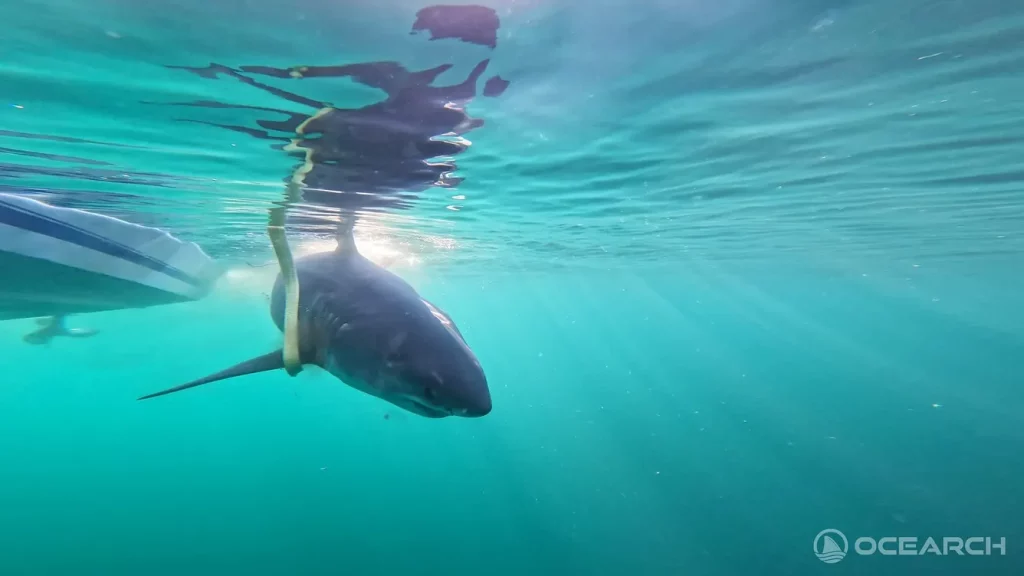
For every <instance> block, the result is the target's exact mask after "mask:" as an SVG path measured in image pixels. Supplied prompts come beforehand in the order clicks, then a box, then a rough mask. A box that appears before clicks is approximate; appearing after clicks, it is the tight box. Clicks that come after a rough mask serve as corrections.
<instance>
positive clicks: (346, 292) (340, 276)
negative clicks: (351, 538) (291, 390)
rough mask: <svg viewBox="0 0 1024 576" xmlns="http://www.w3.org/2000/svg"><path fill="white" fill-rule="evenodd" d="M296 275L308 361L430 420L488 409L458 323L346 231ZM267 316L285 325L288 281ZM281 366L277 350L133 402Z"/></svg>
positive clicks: (480, 375)
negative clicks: (365, 252)
mask: <svg viewBox="0 0 1024 576" xmlns="http://www.w3.org/2000/svg"><path fill="white" fill-rule="evenodd" d="M295 267H296V271H297V274H298V277H299V287H300V290H299V342H300V346H301V349H300V358H301V359H302V363H303V364H304V365H308V364H312V365H316V366H319V367H320V368H323V369H324V370H326V371H327V372H329V373H331V374H332V375H333V376H335V377H336V378H338V379H339V380H341V381H342V382H344V383H346V384H348V385H349V386H352V387H353V388H356V389H357V390H361V391H363V392H365V393H367V394H371V395H373V396H376V397H378V398H381V399H382V400H385V401H387V402H390V403H391V404H394V405H395V406H398V407H400V408H403V409H405V410H408V411H409V412H412V413H414V414H418V415H420V416H425V417H428V418H444V417H447V416H462V417H480V416H485V415H487V414H488V413H489V412H490V411H491V395H490V391H489V389H488V387H487V378H486V377H485V376H484V371H483V368H482V367H481V366H480V362H479V361H478V360H477V359H476V356H475V355H474V354H473V352H472V350H470V348H469V346H468V345H467V344H466V341H465V340H464V339H463V337H462V334H461V333H460V332H459V329H458V328H457V327H456V326H455V323H454V322H453V321H452V320H451V318H449V317H448V315H447V314H445V313H444V312H443V311H441V310H440V309H439V308H437V307H436V306H434V305H433V304H431V303H430V302H427V301H426V300H424V299H423V298H422V297H421V296H420V295H419V294H418V293H417V292H416V290H415V289H414V288H413V287H412V286H410V285H409V284H408V283H406V282H405V281H404V280H402V279H401V278H399V277H398V276H396V275H395V274H392V273H391V272H389V271H387V270H385V269H383V268H381V267H379V266H377V265H376V264H374V263H373V262H370V261H369V260H367V259H366V258H365V257H363V256H362V255H361V254H360V253H359V252H358V250H356V247H355V242H354V241H353V239H352V236H351V231H349V232H347V233H341V234H340V235H339V242H338V248H337V249H336V250H334V251H333V252H325V253H320V254H313V255H310V256H306V257H303V258H299V259H297V260H296V261H295ZM270 313H271V316H272V317H273V319H274V323H275V324H277V327H278V329H280V330H283V326H284V320H283V316H284V281H283V279H282V277H281V275H280V274H278V276H277V280H276V282H275V283H274V290H273V293H272V294H271V301H270ZM282 368H284V362H283V355H282V352H281V350H276V351H274V352H271V353H269V354H265V355H263V356H259V357H256V358H253V359H251V360H247V361H245V362H242V363H240V364H237V365H235V366H233V367H231V368H228V369H227V370H224V371H222V372H218V373H216V374H211V375H210V376H206V377H205V378H201V379H199V380H195V381H193V382H189V383H187V384H183V385H181V386H177V387H175V388H170V389H168V390H164V391H161V392H156V393H154V394H149V395H147V396H143V397H141V398H139V399H140V400H144V399H147V398H153V397H156V396H162V395H164V394H170V393H172V392H178V391H180V390H185V389H187V388H193V387H195V386H200V385H202V384H207V383H210V382H215V381H217V380H224V379H227V378H234V377H236V376H244V375H246V374H255V373H258V372H266V371H270V370H278V369H282Z"/></svg>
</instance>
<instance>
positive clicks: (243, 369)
mask: <svg viewBox="0 0 1024 576" xmlns="http://www.w3.org/2000/svg"><path fill="white" fill-rule="evenodd" d="M281 368H284V354H282V353H281V350H275V351H273V352H271V353H269V354H264V355H263V356H257V357H256V358H253V359H252V360H246V361H245V362H241V363H239V364H235V365H234V366H232V367H231V368H228V369H227V370H222V371H220V372H217V373H216V374H210V375H209V376H206V377H204V378H200V379H199V380H193V381H192V382H189V383H188V384H182V385H181V386H175V387H174V388H168V389H167V390H162V391H160V392H154V393H153V394H147V395H146V396H142V397H141V398H139V400H145V399H147V398H155V397H157V396H163V395H164V394H170V393H172V392H180V391H182V390H187V389H189V388H195V387H196V386H202V385H203V384H209V383H210V382H216V381H218V380H226V379H228V378H234V377H236V376H245V375H247V374H257V373H259V372H269V371H270V370H280V369H281Z"/></svg>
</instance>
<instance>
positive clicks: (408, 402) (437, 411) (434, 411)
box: [403, 396, 451, 418]
mask: <svg viewBox="0 0 1024 576" xmlns="http://www.w3.org/2000/svg"><path fill="white" fill-rule="evenodd" d="M403 400H405V405H404V406H403V408H405V409H406V410H408V411H410V412H413V413H416V414H419V415H420V416H426V417H427V418H444V417H446V416H450V415H451V412H449V411H447V410H444V409H441V408H438V407H437V406H433V405H431V404H428V403H426V402H424V401H423V400H421V399H420V398H417V397H415V396H403Z"/></svg>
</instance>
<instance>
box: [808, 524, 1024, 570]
mask: <svg viewBox="0 0 1024 576" xmlns="http://www.w3.org/2000/svg"><path fill="white" fill-rule="evenodd" d="M853 550H854V551H855V552H856V553H857V554H858V555H860V556H870V555H872V554H876V553H877V554H882V555H883V556H925V555H934V556H948V555H950V554H956V555H958V556H964V555H967V556H991V555H992V553H993V551H996V550H998V551H999V555H1000V556H1005V555H1006V537H1005V536H1001V537H999V539H995V538H992V537H990V536H972V537H970V538H960V537H959V536H943V537H942V538H939V539H935V538H932V537H930V536H929V537H928V538H926V539H925V540H924V541H923V542H922V541H921V540H920V539H918V538H917V537H916V536H885V537H883V538H878V539H875V538H871V537H870V536H861V537H860V538H857V539H856V540H854V542H853ZM849 551H850V543H849V541H848V540H847V539H846V535H845V534H843V533H842V532H840V531H839V530H836V529H835V528H826V529H825V530H822V531H821V532H818V535H817V536H815V537H814V555H815V556H817V557H818V560H821V561H822V562H824V563H826V564H835V563H836V562H839V561H840V560H842V559H843V558H846V554H847V553H848V552H849Z"/></svg>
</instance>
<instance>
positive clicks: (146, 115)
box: [0, 0, 1024, 576]
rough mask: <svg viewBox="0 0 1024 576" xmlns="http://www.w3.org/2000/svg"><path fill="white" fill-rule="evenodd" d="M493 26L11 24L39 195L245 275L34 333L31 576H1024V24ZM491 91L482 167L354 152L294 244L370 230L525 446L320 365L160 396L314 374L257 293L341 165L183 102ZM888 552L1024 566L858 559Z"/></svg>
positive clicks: (615, 20) (597, 7) (2, 566)
mask: <svg viewBox="0 0 1024 576" xmlns="http://www.w3.org/2000/svg"><path fill="white" fill-rule="evenodd" d="M483 3H484V4H486V5H488V6H490V7H491V8H493V9H494V10H495V13H496V14H497V15H498V16H499V17H500V22H501V26H500V28H499V29H498V32H497V35H496V38H497V42H496V46H495V47H493V48H492V47H490V46H485V45H479V44H473V43H470V42H464V41H459V40H455V39H439V40H434V41H430V40H428V36H425V35H424V34H422V33H421V34H418V35H410V34H409V32H410V29H411V27H412V26H413V23H414V21H415V20H416V19H417V17H416V13H417V11H418V10H420V9H421V8H424V7H425V6H427V3H422V2H414V1H412V0H388V1H386V2H373V3H370V2H366V3H361V2H334V3H326V2H322V1H316V2H314V1H299V2H294V3H269V2H242V1H228V2H198V1H195V0H183V1H181V2H175V3H169V2H168V3H163V2H158V3H155V4H142V3H129V2H119V1H116V0H90V1H88V2H75V3H71V2H58V1H56V0H54V1H46V2H28V1H14V2H12V1H10V0H8V1H7V3H6V4H5V5H4V6H5V7H6V8H8V10H6V11H5V15H6V17H7V18H8V22H7V23H6V26H5V30H6V32H5V34H4V35H3V37H2V39H0V54H2V57H0V78H2V79H3V83H2V84H0V85H2V86H3V89H2V92H0V93H2V94H3V98H4V100H3V101H2V102H0V104H2V105H3V107H2V108H0V153H2V154H0V191H3V192H15V193H22V194H26V195H31V196H34V197H37V198H40V199H44V200H46V201H48V202H52V203H54V204H59V205H66V206H74V207H79V208H85V209H89V210H94V211H96V212H100V213H104V214H110V215H114V216H117V217H121V218H124V219H127V220H130V221H133V222H138V223H140V224H145V225H153V226H160V227H164V228H166V229H168V230H170V231H172V232H173V233H174V234H175V235H177V236H179V237H181V238H183V239H186V240H189V241H194V242H197V243H199V244H200V245H202V246H203V248H204V249H205V250H206V251H207V252H208V253H210V254H211V255H212V256H214V257H216V258H218V259H219V260H221V261H223V262H224V263H225V264H226V265H227V266H228V272H227V273H226V274H225V276H224V277H223V278H222V280H221V282H220V283H219V284H218V286H217V289H216V290H215V291H214V293H213V294H211V295H210V296H209V297H207V298H205V299H203V300H200V301H198V302H194V303H187V304H175V305H168V306H162V307H155V308H149V309H144V310H121V311H116V312H106V313H98V314H83V315H77V316H72V317H70V318H69V319H68V323H69V325H71V326H75V327H88V328H94V329H96V330H99V334H98V335H97V336H96V337H93V338H88V339H68V338H64V339H59V338H58V339H55V340H54V341H52V342H51V343H50V344H49V345H47V346H30V345H28V344H26V343H25V342H23V341H22V335H23V334H24V333H26V332H28V331H30V330H32V329H33V328H34V324H33V322H32V321H31V320H16V321H7V322H3V323H0V341H2V342H3V344H0V351H2V354H0V369H2V371H3V373H4V374H5V377H4V378H3V381H2V386H0V438H2V439H3V440H2V441H0V575H8V574H10V575H17V576H21V575H33V576H34V575H44V574H45V575H51V574H52V575H61V576H63V575H105V576H106V575H109V576H119V575H129V574H130V575H137V574H146V575H149V574H153V575H181V574H189V575H205V574H217V575H234V574H238V575H242V574H245V575H250V576H255V575H259V576H262V575H283V574H301V575H307V574H308V575H318V574H325V575H326V574H332V575H333V574H360V575H362V574H367V575H369V574H508V575H526V574H588V575H589V574H594V575H634V574H635V575H652V576H653V575H659V576H660V575H671V574H711V575H719V574H750V573H769V574H801V575H804V574H816V573H822V574H827V573H830V572H833V573H844V574H863V573H875V574H884V575H888V574H893V575H896V574H899V575H903V574H908V573H910V574H949V575H961V574H1019V573H1020V571H1021V569H1022V563H1021V555H1020V552H1019V548H1018V547H1019V546H1021V543H1024V526H1022V523H1021V517H1022V514H1021V513H1022V508H1021V502H1024V485H1022V483H1021V477H1022V473H1024V463H1022V459H1021V457H1020V454H1021V451H1022V448H1024V431H1022V429H1021V426H1020V416H1019V415H1020V413H1021V410H1022V409H1024V391H1022V389H1021V386H1020V384H1021V376H1020V374H1021V373H1022V368H1024V360H1021V358H1024V356H1022V352H1024V331H1022V328H1021V326H1022V325H1024V299H1022V297H1021V295H1020V287H1021V286H1022V285H1024V234H1022V230H1024V195H1022V194H1024V190H1022V187H1024V175H1022V173H1021V171H1020V158H1021V155H1022V151H1024V148H1022V137H1021V134H1022V133H1024V132H1022V130H1024V114H1022V111H1024V76H1022V75H1021V70H1024V50H1022V48H1021V46H1022V45H1021V42H1022V40H1024V9H1022V8H1021V7H1020V6H1017V5H1015V4H1013V3H1010V2H1005V1H1004V2H995V1H983V2H972V3H962V2H930V1H924V0H909V1H904V2H882V1H880V0H877V1H868V2H838V1H837V2H831V3H829V2H824V1H822V2H815V1H803V2H788V3H781V2H767V1H755V0H727V1H724V2H715V3H697V2H667V1H664V2H662V1H652V2H646V3H642V4H636V5H633V4H628V3H625V2H618V3H616V2H602V3H599V4H591V5H587V6H581V5H579V4H578V3H568V2H542V1H533V2H511V1H504V0H496V1H494V2H490V3H488V2H483ZM483 59H489V64H488V66H487V69H486V71H485V72H484V73H483V75H482V76H481V77H480V79H479V82H478V86H477V91H476V93H475V96H474V97H473V98H472V99H471V100H469V101H468V103H466V110H467V113H468V115H469V116H470V117H472V118H478V119H482V120H484V124H483V125H482V126H480V127H478V128H476V129H475V130H471V131H468V132H466V133H465V134H463V137H464V138H465V139H467V140H468V141H470V142H471V145H470V146H469V147H468V148H466V149H465V150H464V151H461V152H458V153H456V154H453V155H450V156H449V157H447V158H446V159H442V160H435V162H441V161H443V162H448V163H451V164H453V166H452V167H451V168H450V169H447V168H446V169H443V170H439V171H436V172H435V171H431V170H426V173H423V171H422V170H419V169H420V168H422V165H420V164H416V169H414V170H411V171H410V169H409V166H408V165H405V164H402V165H398V164H395V163H390V164H381V165H378V164H375V163H374V162H375V161H370V160H367V159H365V158H362V157H360V158H358V162H357V161H355V160H353V159H352V157H351V156H348V157H346V158H347V161H349V165H351V166H364V168H365V169H361V170H354V175H353V174H348V175H346V176H345V177H344V178H342V177H340V176H337V175H334V176H331V177H329V178H327V180H331V178H341V180H337V179H335V180H333V182H335V183H337V182H339V181H341V182H343V184H344V185H343V186H335V187H330V186H326V185H322V186H319V187H318V188H321V189H329V190H331V191H332V192H331V193H330V194H328V195H326V196H324V195H321V196H316V195H315V193H316V191H315V190H314V191H313V192H312V193H310V195H309V196H307V202H306V203H304V204H301V205H297V206H295V207H293V209H292V213H291V214H292V218H291V220H290V221H289V230H290V232H291V236H292V242H293V245H294V247H295V249H296V250H297V251H299V252H301V253H308V252H310V251H316V250H323V249H327V248H329V247H330V240H329V237H328V236H327V232H328V231H329V230H330V229H331V227H332V226H333V224H332V222H333V216H334V214H335V213H336V212H338V210H339V209H341V208H345V209H349V208H353V207H354V208H355V209H356V210H357V211H358V212H359V214H360V216H361V219H360V226H359V227H358V228H357V242H358V243H359V245H360V247H361V249H362V250H363V251H364V252H365V253H366V254H367V255H368V256H369V257H370V258H371V259H374V260H377V261H379V262H381V263H383V264H386V265H387V266H389V267H390V268H391V269H392V270H393V271H395V272H396V273H398V274H399V275H401V276H402V277H403V278H405V279H407V280H408V281H409V282H410V283H411V284H412V285H413V286H415V287H416V288H417V289H418V290H419V291H420V292H421V293H422V294H423V295H424V296H425V297H426V298H428V299H429V300H431V301H432V302H435V303H436V304H438V305H439V306H441V307H442V308H444V310H446V311H447V312H448V313H449V314H450V315H451V316H452V317H453V318H454V319H455V320H456V322H458V325H459V329H460V330H461V332H462V333H463V334H464V335H465V337H466V340H467V341H468V343H469V344H470V345H471V346H472V348H473V350H474V351H475V352H476V354H477V356H478V357H479V359H480V362H481V363H482V365H483V367H484V369H485V371H486V373H487V377H488V381H489V385H490V388H491V394H492V397H493V403H494V409H493V411H492V412H491V413H490V414H489V415H487V416H486V417H484V418H480V419H456V418H446V419H442V420H433V419H426V418H420V417H418V416H416V415H414V414H410V413H406V412H403V411H401V410H399V409H397V408H395V407H393V406H392V405H390V404H387V403H384V402H382V401H380V400H378V399H376V398H372V397H370V396H368V395H365V394H362V393H360V392H358V391H356V390H354V389H352V388H349V387H347V386H345V385H344V384H342V383H340V382H338V381H337V380H336V379H334V378H332V377H331V376H329V375H327V374H325V373H323V372H322V371H320V370H318V369H315V368H309V369H307V370H305V371H304V372H303V373H301V374H300V375H299V376H297V377H295V378H289V377H288V376H286V375H284V374H281V373H270V374H262V375H254V376H249V377H246V378H244V379H239V380H234V381H230V382H222V383H218V384H211V385H210V386H207V387H204V388H202V389H197V390H192V391H188V392H183V393H181V394H176V395H173V396H168V397H165V398H161V399H158V400H152V401H147V402H144V403H140V402H137V401H136V400H135V398H136V397H138V396H139V395H141V394H145V393H149V392H153V391H155V390H158V389H161V388H165V387H168V386H172V385H175V384H179V383H181V382H184V381H187V380H190V379H193V378H196V377H199V376H201V375H204V374H207V373H209V372H213V371H216V370H220V369H222V368H224V367H226V366H228V365H230V364H232V363H234V362H237V361H240V360H242V359H245V358H249V357H252V356H254V355H258V354H263V353H265V352H267V351H269V350H272V349H274V348H275V347H277V346H280V343H281V335H280V332H278V330H277V329H276V327H275V326H274V324H273V322H272V321H271V319H270V315H269V313H268V311H267V297H266V294H267V293H269V291H270V288H271V286H272V283H273V279H274V274H275V269H274V268H273V267H272V266H267V267H254V266H252V265H253V264H262V263H265V262H269V261H270V260H271V258H272V254H271V251H270V249H269V242H268V241H267V239H266V236H265V232H264V230H265V225H266V211H267V209H268V208H269V207H270V206H271V205H272V204H273V203H274V202H277V201H279V200H280V199H281V197H282V193H283V189H284V184H283V182H284V180H286V179H288V178H290V177H291V175H292V174H293V171H294V170H295V169H296V166H297V165H298V164H299V163H300V162H301V159H298V158H297V157H295V156H294V155H289V154H287V153H286V152H285V151H282V150H280V149H277V148H275V146H277V147H278V148H279V147H280V145H282V144H283V143H286V142H287V141H288V139H289V138H290V137H294V126H292V127H290V128H291V129H292V132H291V133H288V130H286V129H280V128H281V127H280V126H279V125H276V124H273V123H274V122H282V121H283V120H284V119H285V118H286V115H284V114H283V113H281V112H280V110H286V111H290V112H295V113H297V114H303V115H305V116H304V117H308V116H309V115H311V114H313V113H314V112H315V111H316V107H310V106H306V105H302V104H299V103H297V102H294V101H289V100H287V99H286V98H284V97H282V96H281V95H279V94H278V95H275V94H272V93H269V92H267V91H266V90H261V89H259V88H257V87H254V86H253V85H252V84H251V83H247V81H245V80H241V79H239V78H238V77H231V76H230V75H225V74H221V75H219V76H217V77H204V76H202V75H200V74H197V73H195V72H190V71H189V70H185V69H182V68H169V67H170V66H176V67H191V68H204V67H207V66H209V65H211V63H212V64H215V65H219V66H223V67H226V68H228V69H231V70H236V71H237V70H241V69H242V67H245V66H260V67H273V68H275V69H288V68H289V67H292V66H299V65H305V66H328V65H342V64H352V63H366V62H376V61H395V62H399V63H401V65H402V66H403V67H404V68H405V69H408V70H423V69H429V68H432V67H435V66H439V65H442V64H451V65H452V68H451V69H450V70H448V71H446V72H444V73H443V74H442V75H440V76H439V77H438V78H437V82H436V83H435V84H436V85H450V84H458V83H460V82H462V81H463V80H465V79H466V78H467V75H468V74H469V73H470V71H471V70H472V69H473V67H474V66H476V65H477V64H478V63H479V62H480V61H481V60H483ZM237 75H238V76H241V77H243V78H248V79H249V81H258V82H263V83H266V84H267V85H269V86H272V87H275V88H279V89H280V90H286V91H288V93H290V94H297V95H300V96H301V97H303V98H307V99H311V100H315V101H317V102H319V103H321V104H324V103H329V104H330V105H332V106H334V107H336V108H351V109H358V108H361V107H364V106H370V105H372V104H373V103H375V102H379V101H381V100H382V98H384V96H383V95H382V94H383V93H382V92H381V91H380V90H375V89H372V88H368V87H366V86H364V85H360V84H358V83H356V82H353V81H352V80H351V79H348V78H303V79H294V78H276V77H272V76H268V75H266V74H264V75H262V76H261V75H258V74H255V73H251V72H246V73H241V72H238V74H237ZM494 76H499V77H500V78H502V79H504V80H506V81H508V87H507V89H505V90H504V91H503V92H502V93H501V94H498V95H495V96H490V97H488V96H485V95H483V93H482V91H483V85H484V83H485V81H487V80H488V79H489V78H491V77H494ZM214 101H215V102H218V103H220V104H222V105H223V106H220V107H211V106H210V105H208V104H209V103H210V102H214ZM185 103H191V104H193V105H182V104H185ZM197 103H206V104H207V105H197ZM228 106H249V107H262V108H264V110H255V109H252V108H236V107H228ZM266 109H273V110H276V112H275V111H268V110H266ZM229 126H230V127H233V128H229ZM258 131H262V134H257V132H258ZM282 134H284V136H283V137H284V140H281V139H280V138H281V137H282V136H281V135H282ZM359 134H361V136H360V137H359V138H356V140H358V141H359V142H358V144H359V149H360V150H363V149H374V148H373V146H374V144H373V143H372V141H371V139H370V136H369V135H368V134H367V133H362V132H360V133H359ZM275 137H276V138H278V139H276V140H274V139H268V138H275ZM361 162H366V164H365V165H364V164H360V163H361ZM343 164H344V163H343ZM460 178H461V179H462V180H458V179H460ZM438 184H440V185H438ZM399 197H401V198H402V200H401V201H398V200H397V199H398V198H399ZM310 198H312V199H313V200H310ZM15 273H17V271H4V273H3V274H5V275H6V274H15ZM0 281H2V279H0ZM829 528H832V529H837V530H840V531H842V532H843V534H844V535H845V536H846V537H847V538H848V539H849V553H848V555H847V556H846V558H844V559H843V560H842V561H840V562H839V563H837V564H833V565H827V564H824V563H822V562H821V561H819V559H818V558H817V557H816V556H815V552H816V551H820V547H818V546H817V542H816V536H817V535H818V534H819V532H821V531H822V530H825V529H829ZM887 536H891V537H916V538H919V539H920V540H922V541H923V540H924V539H926V538H928V537H932V538H935V539H937V540H940V541H941V539H942V538H943V537H961V538H965V539H966V538H969V537H973V536H980V537H990V538H992V539H993V540H999V539H1000V538H1005V555H1002V554H999V552H998V551H996V552H994V554H993V555H991V556H989V555H977V556H973V555H965V556H958V555H956V554H955V553H953V554H950V555H934V554H928V555H923V556H890V555H883V554H877V553H876V554H873V555H859V554H856V553H855V551H854V547H855V542H854V541H855V540H856V539H857V538H859V537H873V538H876V539H880V538H882V537H887Z"/></svg>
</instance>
